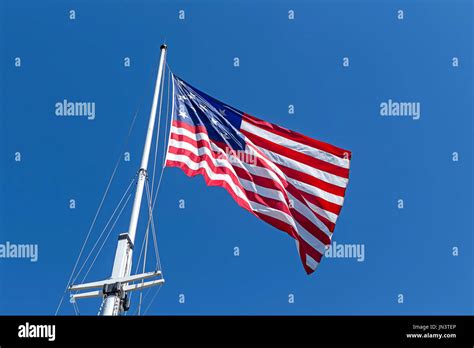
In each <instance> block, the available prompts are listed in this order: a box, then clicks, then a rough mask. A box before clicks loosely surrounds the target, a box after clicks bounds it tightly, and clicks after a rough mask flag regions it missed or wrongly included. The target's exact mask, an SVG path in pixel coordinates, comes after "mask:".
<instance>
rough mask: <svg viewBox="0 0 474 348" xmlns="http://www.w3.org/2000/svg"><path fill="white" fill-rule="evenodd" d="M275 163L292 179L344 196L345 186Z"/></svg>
mask: <svg viewBox="0 0 474 348" xmlns="http://www.w3.org/2000/svg"><path fill="white" fill-rule="evenodd" d="M275 165H276V166H277V167H278V168H279V169H280V170H281V171H282V172H283V173H285V175H287V176H288V177H290V178H292V179H295V180H298V181H301V182H304V183H305V184H308V185H311V186H314V187H317V188H320V189H321V190H323V191H326V192H329V193H332V194H333V195H336V196H341V197H344V194H345V192H346V188H345V187H340V186H336V185H333V184H330V183H328V182H326V181H323V180H321V179H318V178H315V177H314V176H312V175H309V174H306V173H304V172H300V171H299V170H296V169H293V168H290V167H286V166H284V165H282V164H279V163H275Z"/></svg>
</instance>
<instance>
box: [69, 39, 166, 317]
mask: <svg viewBox="0 0 474 348" xmlns="http://www.w3.org/2000/svg"><path fill="white" fill-rule="evenodd" d="M166 50H167V46H166V45H161V57H160V65H159V67H158V74H157V77H156V84H155V94H154V95H153V104H152V106H151V112H150V119H149V121H148V130H147V133H146V139H145V145H144V148H143V156H142V161H141V165H140V169H139V171H138V181H137V190H136V193H135V199H134V201H133V208H132V214H131V217H130V225H129V228H128V232H126V233H122V234H120V235H119V238H118V243H117V249H116V250H115V259H114V265H113V268H112V276H111V277H110V279H106V280H102V281H97V282H91V283H86V284H79V285H72V286H70V287H69V290H70V291H79V290H86V289H92V288H102V291H100V290H95V291H91V292H85V293H80V294H74V295H71V298H72V300H73V301H74V300H75V299H79V298H88V297H98V296H104V302H103V307H102V312H101V313H100V314H101V315H120V314H121V313H122V312H124V311H127V310H128V307H129V306H130V301H129V297H128V292H129V291H133V290H138V289H143V288H147V287H150V286H154V285H158V284H162V283H163V282H164V279H156V280H152V281H148V282H143V280H144V279H148V278H152V277H157V276H161V272H160V271H158V270H156V271H154V272H148V273H143V274H137V275H132V276H131V275H130V273H131V270H132V255H133V247H134V243H135V234H136V231H137V224H138V216H139V214H140V206H141V203H142V198H143V188H144V185H145V181H146V180H147V175H148V174H147V167H148V159H149V157H150V147H151V143H152V139H153V130H154V128H155V118H156V109H157V106H158V97H159V95H160V88H161V81H162V77H163V68H164V66H165V60H166ZM138 280H142V283H140V284H128V283H130V282H132V281H138Z"/></svg>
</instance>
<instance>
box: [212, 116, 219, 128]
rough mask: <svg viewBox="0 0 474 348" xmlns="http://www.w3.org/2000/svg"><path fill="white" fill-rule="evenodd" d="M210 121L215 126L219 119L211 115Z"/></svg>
mask: <svg viewBox="0 0 474 348" xmlns="http://www.w3.org/2000/svg"><path fill="white" fill-rule="evenodd" d="M211 122H212V124H213V125H214V126H217V125H218V124H219V121H217V119H216V118H215V117H211Z"/></svg>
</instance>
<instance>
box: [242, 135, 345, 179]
mask: <svg viewBox="0 0 474 348" xmlns="http://www.w3.org/2000/svg"><path fill="white" fill-rule="evenodd" d="M241 132H242V133H243V134H244V135H246V136H247V137H248V138H249V139H250V141H252V142H253V143H254V144H255V145H257V146H259V147H261V148H264V149H265V150H268V151H271V152H274V153H276V154H279V155H282V156H285V157H288V158H291V159H293V160H295V161H298V162H300V163H303V164H306V165H308V166H310V167H312V168H314V169H318V170H323V171H325V172H327V173H331V174H334V175H337V176H340V177H342V178H346V179H347V178H349V169H347V168H342V167H339V166H336V165H334V164H332V163H328V162H326V161H322V160H320V159H318V158H315V157H312V156H309V155H306V154H304V153H302V152H298V151H295V150H293V149H291V148H289V147H286V146H282V145H279V144H275V143H273V142H271V141H269V140H267V139H265V138H262V137H260V136H258V135H256V134H254V133H250V132H248V131H246V130H241Z"/></svg>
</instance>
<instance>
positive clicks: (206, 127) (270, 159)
mask: <svg viewBox="0 0 474 348" xmlns="http://www.w3.org/2000/svg"><path fill="white" fill-rule="evenodd" d="M350 158H351V152H350V151H347V150H343V149H341V148H339V147H336V146H333V145H330V144H327V143H324V142H321V141H318V140H315V139H312V138H309V137H307V136H305V135H302V134H300V133H297V132H293V131H291V130H288V129H285V128H283V127H280V126H277V125H274V124H272V123H269V122H265V121H262V120H260V119H258V118H256V117H253V116H250V115H248V114H246V113H243V112H241V111H239V110H237V109H235V108H234V107H232V106H229V105H227V104H224V103H222V102H220V101H218V100H216V99H214V98H213V97H211V96H209V95H207V94H205V93H203V92H201V91H199V90H198V89H196V88H194V87H192V86H191V85H189V84H188V83H186V82H185V81H183V80H182V79H180V78H179V77H177V76H176V75H173V111H172V124H171V129H170V137H169V141H168V149H167V153H166V166H167V167H178V168H181V169H182V170H183V171H184V172H185V173H186V175H188V176H191V177H192V176H195V175H198V174H201V175H203V176H204V178H205V181H206V183H207V185H209V186H222V187H224V188H225V189H226V190H227V191H228V193H229V194H230V195H231V196H232V197H233V198H234V200H235V201H236V202H237V203H238V204H239V205H240V206H241V207H243V208H245V209H247V210H248V211H250V212H251V213H252V214H254V215H256V216H257V217H259V218H260V219H262V220H264V221H266V222H267V223H269V224H270V225H272V226H274V227H276V228H278V229H280V230H282V231H284V232H286V233H288V234H289V235H290V236H291V237H293V238H294V239H295V240H296V245H297V248H298V252H299V255H300V258H301V261H302V262H303V266H304V268H305V270H306V272H307V273H308V274H310V273H312V272H314V270H315V269H316V267H317V266H318V265H319V263H320V261H321V258H322V256H323V255H324V253H325V250H326V248H327V247H329V246H330V243H331V238H332V234H333V231H334V227H335V225H336V221H337V218H338V216H339V213H340V211H341V208H342V204H343V202H344V195H345V191H346V187H347V183H348V180H349V165H350Z"/></svg>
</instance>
